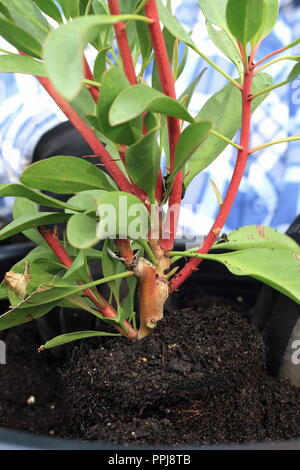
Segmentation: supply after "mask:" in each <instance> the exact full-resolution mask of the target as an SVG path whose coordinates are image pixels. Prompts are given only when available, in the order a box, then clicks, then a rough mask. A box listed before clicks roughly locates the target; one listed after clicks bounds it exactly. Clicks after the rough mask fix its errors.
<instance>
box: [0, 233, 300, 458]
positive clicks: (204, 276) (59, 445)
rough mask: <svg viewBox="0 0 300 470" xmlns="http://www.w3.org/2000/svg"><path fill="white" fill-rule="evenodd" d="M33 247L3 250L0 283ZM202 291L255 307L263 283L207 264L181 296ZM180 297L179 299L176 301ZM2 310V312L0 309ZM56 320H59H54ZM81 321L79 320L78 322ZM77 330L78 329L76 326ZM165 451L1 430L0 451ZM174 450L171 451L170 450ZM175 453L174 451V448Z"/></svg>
mask: <svg viewBox="0 0 300 470" xmlns="http://www.w3.org/2000/svg"><path fill="white" fill-rule="evenodd" d="M32 247H33V245H32V244H31V243H22V244H16V245H7V246H1V247H0V279H2V278H3V275H4V273H5V272H6V271H8V270H10V268H11V266H13V264H14V263H16V262H17V261H18V260H20V259H22V257H24V256H25V255H26V253H28V252H29V251H30V249H32ZM182 248H183V249H184V248H185V246H183V242H181V243H180V242H179V243H177V249H182ZM199 289H200V290H201V292H206V293H208V294H211V295H214V296H222V297H225V296H226V297H229V298H231V299H236V298H237V297H243V298H244V299H245V300H246V302H247V303H248V304H249V305H250V306H251V305H254V303H255V301H256V299H257V296H258V294H259V291H260V289H261V283H259V282H258V281H255V280H253V279H250V278H247V277H239V278H237V277H235V276H233V275H231V274H230V273H228V271H227V270H226V268H225V267H223V266H221V265H220V264H218V263H214V262H207V261H204V262H203V264H202V266H201V269H199V271H197V272H195V273H194V274H193V276H192V277H191V278H190V279H189V281H188V282H187V283H186V284H184V285H183V286H182V288H181V293H182V295H184V296H186V295H189V293H192V292H193V291H194V292H195V290H199ZM178 295H179V294H176V295H175V296H174V298H173V300H172V302H173V303H174V304H176V303H177V302H178V301H179V300H180V299H179V298H178ZM176 296H177V298H176ZM1 310H2V308H1ZM55 318H56V319H55ZM45 319H46V321H44V322H43V323H42V324H41V325H40V329H41V328H42V330H43V329H44V330H43V331H44V332H45V333H46V332H47V331H48V332H49V331H54V330H57V329H58V328H60V327H61V325H62V322H61V320H62V318H61V312H59V311H57V312H56V316H55V315H51V319H54V320H52V324H51V323H49V322H47V317H45ZM63 321H64V322H68V321H69V322H71V323H72V322H73V317H72V316H70V317H69V318H66V317H64V319H63ZM77 321H78V318H77ZM77 326H78V325H77ZM67 329H68V325H67ZM53 449H57V450H103V451H108V450H122V449H123V450H125V449H126V450H127V451H128V450H132V451H139V450H145V449H148V450H150V451H151V450H159V449H161V450H166V449H168V448H167V447H164V446H163V445H162V446H161V447H160V448H158V447H157V446H156V447H153V446H149V447H147V446H123V445H122V444H120V445H110V444H106V443H102V442H97V443H86V442H83V441H69V440H64V439H57V438H51V437H46V436H34V435H30V434H26V433H21V432H15V431H9V430H6V429H0V450H53ZM169 449H171V448H169ZM179 449H185V450H187V451H188V450H300V439H299V440H297V441H289V442H274V443H254V444H249V445H239V444H231V445H216V446H202V447H200V446H199V447H197V446H192V447H186V446H184V447H180V448H178V450H179ZM173 450H174V448H173Z"/></svg>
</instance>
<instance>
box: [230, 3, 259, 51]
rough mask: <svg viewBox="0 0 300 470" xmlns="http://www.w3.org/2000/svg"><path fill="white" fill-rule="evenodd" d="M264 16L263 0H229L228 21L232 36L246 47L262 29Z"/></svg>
mask: <svg viewBox="0 0 300 470" xmlns="http://www.w3.org/2000/svg"><path fill="white" fill-rule="evenodd" d="M263 14H264V4H263V1H262V0H228V4H227V10H226V19H227V24H228V27H229V30H230V32H231V34H232V35H233V36H234V37H235V38H236V39H237V40H238V41H240V42H241V43H242V44H243V45H244V46H245V45H246V44H247V43H248V42H249V41H250V40H251V39H252V38H253V37H254V36H255V34H256V33H257V32H258V31H259V30H260V28H261V27H262V24H263V21H264V16H263Z"/></svg>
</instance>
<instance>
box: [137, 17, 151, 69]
mask: <svg viewBox="0 0 300 470" xmlns="http://www.w3.org/2000/svg"><path fill="white" fill-rule="evenodd" d="M136 30H137V33H138V37H139V43H140V49H141V54H142V59H143V62H145V63H146V62H147V61H148V59H149V57H150V55H151V52H152V43H151V39H150V33H149V29H148V27H147V25H146V24H145V23H142V22H141V21H138V22H137V23H136Z"/></svg>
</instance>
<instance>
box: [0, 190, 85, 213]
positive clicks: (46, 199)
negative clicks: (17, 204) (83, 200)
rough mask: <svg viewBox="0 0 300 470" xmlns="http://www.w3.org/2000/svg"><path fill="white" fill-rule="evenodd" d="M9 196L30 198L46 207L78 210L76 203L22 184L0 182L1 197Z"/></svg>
mask: <svg viewBox="0 0 300 470" xmlns="http://www.w3.org/2000/svg"><path fill="white" fill-rule="evenodd" d="M7 196H18V197H22V198H26V199H29V200H30V201H33V202H36V203H37V204H41V205H43V206H46V207H55V208H60V209H70V210H73V211H76V210H77V207H76V206H75V205H74V206H72V205H70V204H67V203H66V202H63V201H59V200H58V199H55V198H53V197H50V196H46V194H42V193H39V192H38V191H35V190H34V189H31V188H28V187H26V186H24V185H22V184H0V197H7Z"/></svg>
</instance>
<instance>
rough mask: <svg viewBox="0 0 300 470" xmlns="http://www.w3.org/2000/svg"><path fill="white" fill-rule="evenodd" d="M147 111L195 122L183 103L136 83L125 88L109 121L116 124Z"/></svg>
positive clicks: (114, 104)
mask: <svg viewBox="0 0 300 470" xmlns="http://www.w3.org/2000/svg"><path fill="white" fill-rule="evenodd" d="M145 111H151V112H153V113H161V114H166V115H168V116H173V117H177V118H178V119H182V120H184V121H188V122H194V119H193V117H192V116H191V115H190V114H189V112H188V111H187V110H186V108H185V107H184V106H183V105H182V104H180V103H179V102H178V101H176V100H174V99H173V98H169V97H167V96H166V95H164V94H163V93H160V92H159V91H157V90H154V89H153V88H150V87H148V86H146V85H134V86H131V87H130V88H127V89H126V90H124V91H123V92H122V93H121V94H120V95H119V96H118V97H117V98H116V99H115V101H114V102H113V105H112V107H111V108H110V112H109V122H110V124H111V125H112V126H116V125H118V124H121V123H123V122H128V121H130V120H132V119H134V118H136V117H138V116H140V115H141V114H142V113H143V112H145Z"/></svg>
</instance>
